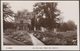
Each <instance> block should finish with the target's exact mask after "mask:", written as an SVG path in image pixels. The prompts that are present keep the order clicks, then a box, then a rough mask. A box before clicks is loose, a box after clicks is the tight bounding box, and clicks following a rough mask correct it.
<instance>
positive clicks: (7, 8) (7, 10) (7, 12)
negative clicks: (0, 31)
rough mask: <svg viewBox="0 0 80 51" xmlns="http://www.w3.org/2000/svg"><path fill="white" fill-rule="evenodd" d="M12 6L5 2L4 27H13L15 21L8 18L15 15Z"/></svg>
mask: <svg viewBox="0 0 80 51" xmlns="http://www.w3.org/2000/svg"><path fill="white" fill-rule="evenodd" d="M10 8H11V7H10V6H9V4H8V3H6V2H4V3H3V26H4V29H7V28H13V23H11V22H9V21H10V20H8V19H7V18H9V19H11V17H13V14H14V13H13V11H12V10H11V9H10ZM11 20H12V19H11ZM12 21H13V20H12Z"/></svg>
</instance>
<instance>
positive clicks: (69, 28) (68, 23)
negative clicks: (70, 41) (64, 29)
mask: <svg viewBox="0 0 80 51" xmlns="http://www.w3.org/2000/svg"><path fill="white" fill-rule="evenodd" d="M67 26H68V30H76V29H77V26H76V24H75V23H74V22H73V21H72V20H69V21H68V22H67Z"/></svg>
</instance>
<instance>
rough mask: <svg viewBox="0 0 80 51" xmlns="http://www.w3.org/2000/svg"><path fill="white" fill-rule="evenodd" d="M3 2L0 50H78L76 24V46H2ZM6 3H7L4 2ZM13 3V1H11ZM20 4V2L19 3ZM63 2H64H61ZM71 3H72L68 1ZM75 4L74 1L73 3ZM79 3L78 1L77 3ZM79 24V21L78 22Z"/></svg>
mask: <svg viewBox="0 0 80 51" xmlns="http://www.w3.org/2000/svg"><path fill="white" fill-rule="evenodd" d="M3 2H5V1H1V44H2V45H1V47H2V50H79V24H78V28H77V30H78V31H77V40H78V42H77V46H75V45H72V46H62V45H61V46H54V45H53V46H46V45H45V46H33V45H32V46H26V45H25V46H21V45H20V46H7V45H6V46H4V45H3V7H2V3H3ZM6 2H7V1H6ZM13 2H14V1H13ZM19 2H21V1H19ZM27 2H53V1H27ZM54 2H61V1H54ZM62 2H64V1H62ZM69 2H72V1H69ZM74 2H76V1H74ZM77 2H79V1H77ZM78 22H79V20H78Z"/></svg>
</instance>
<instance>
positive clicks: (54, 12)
mask: <svg viewBox="0 0 80 51" xmlns="http://www.w3.org/2000/svg"><path fill="white" fill-rule="evenodd" d="M34 13H35V19H39V23H40V25H39V26H42V27H46V28H48V29H54V27H55V25H56V23H57V20H59V18H57V16H59V15H60V10H58V9H57V3H54V2H50V3H48V2H45V3H43V2H41V3H36V4H35V5H34Z"/></svg>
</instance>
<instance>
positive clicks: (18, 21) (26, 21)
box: [15, 13, 33, 30]
mask: <svg viewBox="0 0 80 51" xmlns="http://www.w3.org/2000/svg"><path fill="white" fill-rule="evenodd" d="M32 17H33V14H32V13H26V14H23V16H19V17H15V25H16V29H17V30H29V25H30V24H31V18H32Z"/></svg>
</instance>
